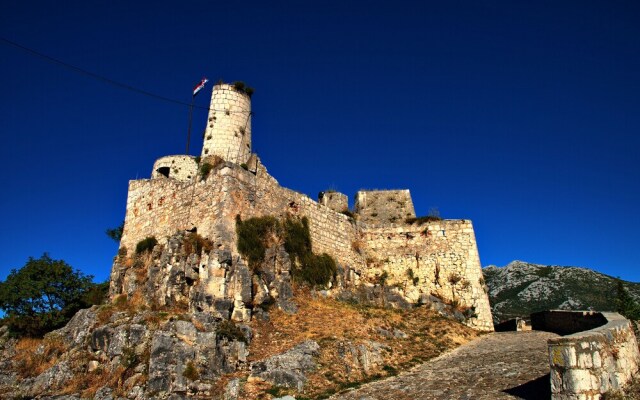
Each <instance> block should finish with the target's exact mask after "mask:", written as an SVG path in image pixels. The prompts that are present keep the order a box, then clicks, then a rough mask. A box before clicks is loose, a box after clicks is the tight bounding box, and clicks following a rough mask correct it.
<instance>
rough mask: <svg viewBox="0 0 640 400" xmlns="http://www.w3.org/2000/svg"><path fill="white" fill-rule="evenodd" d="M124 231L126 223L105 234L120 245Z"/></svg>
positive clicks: (110, 229)
mask: <svg viewBox="0 0 640 400" xmlns="http://www.w3.org/2000/svg"><path fill="white" fill-rule="evenodd" d="M123 231H124V221H122V223H121V224H120V226H118V227H116V228H109V229H107V230H106V231H105V232H104V233H106V234H107V236H109V237H110V238H111V239H113V240H114V241H116V242H118V243H120V239H122V232H123Z"/></svg>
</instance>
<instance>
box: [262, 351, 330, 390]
mask: <svg viewBox="0 0 640 400" xmlns="http://www.w3.org/2000/svg"><path fill="white" fill-rule="evenodd" d="M319 349H320V346H318V343H316V342H314V341H313V340H307V341H306V342H303V343H300V344H299V345H297V346H295V347H294V348H292V349H291V350H289V351H286V352H284V353H282V354H278V355H276V356H273V357H269V358H267V359H266V360H263V361H259V362H256V363H253V364H251V375H250V378H253V379H255V378H259V379H262V380H265V381H268V382H271V383H272V384H274V385H277V386H283V387H288V388H296V389H297V390H298V391H302V388H303V386H304V384H305V382H306V381H307V378H306V377H305V373H307V372H310V371H313V370H314V369H315V368H316V363H315V361H314V359H313V358H314V356H317V355H318V350H319Z"/></svg>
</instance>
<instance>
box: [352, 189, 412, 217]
mask: <svg viewBox="0 0 640 400" xmlns="http://www.w3.org/2000/svg"><path fill="white" fill-rule="evenodd" d="M355 211H356V213H357V214H358V216H359V221H361V222H364V223H375V224H397V223H402V222H404V221H405V220H406V219H407V218H414V217H415V216H416V212H415V210H414V208H413V201H412V200H411V193H410V192H409V190H407V189H405V190H360V191H359V192H358V193H356V200H355Z"/></svg>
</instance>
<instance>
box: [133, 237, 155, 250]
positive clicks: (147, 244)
mask: <svg viewBox="0 0 640 400" xmlns="http://www.w3.org/2000/svg"><path fill="white" fill-rule="evenodd" d="M157 244H158V241H157V240H156V238H155V237H153V236H149V237H148V238H145V239H142V240H141V241H139V242H138V244H137V245H136V254H141V253H144V252H145V251H152V250H153V248H154V247H156V245H157Z"/></svg>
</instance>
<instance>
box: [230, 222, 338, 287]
mask: <svg viewBox="0 0 640 400" xmlns="http://www.w3.org/2000/svg"><path fill="white" fill-rule="evenodd" d="M236 231H237V233H238V251H239V252H240V254H242V255H243V256H244V257H245V258H247V260H248V262H249V267H250V268H251V269H252V270H256V269H257V268H258V266H259V265H260V263H262V261H263V260H264V254H265V251H266V249H267V246H268V241H269V238H274V237H277V238H280V239H281V240H283V241H284V248H285V250H286V251H287V253H289V255H290V256H291V261H292V264H293V271H292V275H293V278H294V279H295V280H297V281H300V282H306V283H309V284H311V285H313V286H317V285H323V286H324V285H327V284H328V283H329V282H330V281H331V280H332V279H334V278H335V275H336V271H337V268H336V262H335V260H334V259H333V258H331V256H330V255H328V254H326V253H324V254H321V255H317V254H314V253H313V252H312V251H311V248H312V247H311V234H310V233H309V221H308V220H307V218H306V217H305V218H302V219H300V220H298V219H294V218H287V219H285V220H284V222H283V223H280V222H279V221H278V220H277V219H276V218H274V217H259V218H250V219H247V220H246V221H242V220H241V219H240V216H237V217H236Z"/></svg>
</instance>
